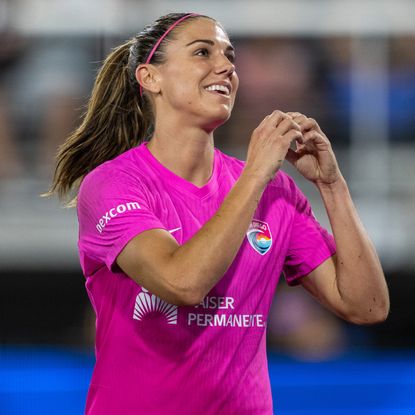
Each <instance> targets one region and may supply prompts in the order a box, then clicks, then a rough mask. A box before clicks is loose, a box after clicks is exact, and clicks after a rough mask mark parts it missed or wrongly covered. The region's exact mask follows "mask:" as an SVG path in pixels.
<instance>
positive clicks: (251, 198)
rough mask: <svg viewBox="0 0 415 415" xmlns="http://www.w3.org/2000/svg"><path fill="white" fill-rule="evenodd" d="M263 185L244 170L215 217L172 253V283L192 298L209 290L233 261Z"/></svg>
mask: <svg viewBox="0 0 415 415" xmlns="http://www.w3.org/2000/svg"><path fill="white" fill-rule="evenodd" d="M266 182H267V181H266V180H265V179H263V178H260V177H257V176H255V175H253V174H251V173H249V172H247V171H244V172H243V173H242V175H241V176H240V178H239V180H238V181H237V182H236V183H235V185H234V187H233V188H232V190H231V191H230V192H229V194H228V195H227V197H226V198H225V200H224V201H223V203H222V205H221V206H220V208H219V209H218V211H217V212H216V213H215V215H214V216H213V217H212V218H211V219H210V220H209V221H208V222H207V223H206V224H205V225H204V226H203V227H202V228H201V229H200V230H199V231H198V232H197V233H196V234H195V235H194V236H193V237H192V238H191V239H190V240H189V241H187V242H186V243H185V244H183V245H182V246H180V247H178V248H177V249H176V251H175V252H174V253H173V255H172V258H171V261H170V266H169V268H170V269H171V270H172V272H174V274H175V280H176V283H177V284H179V285H180V286H181V287H182V288H183V290H186V291H190V292H192V293H194V295H195V297H196V299H197V298H203V297H204V296H205V295H206V294H207V293H208V292H209V291H210V290H211V288H212V287H213V286H214V285H215V284H216V283H217V282H218V281H219V279H220V278H221V277H222V276H223V275H224V273H225V272H226V270H227V269H228V268H229V266H230V264H231V263H232V261H233V260H234V258H235V256H236V254H237V252H238V250H239V248H240V246H241V243H242V241H243V238H244V237H245V234H246V231H247V230H248V227H249V225H250V223H251V220H252V217H253V215H254V212H255V210H256V208H257V206H258V203H259V200H260V198H261V196H262V193H263V191H264V189H265V186H266ZM192 295H193V294H192Z"/></svg>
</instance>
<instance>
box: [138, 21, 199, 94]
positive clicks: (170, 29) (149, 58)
mask: <svg viewBox="0 0 415 415" xmlns="http://www.w3.org/2000/svg"><path fill="white" fill-rule="evenodd" d="M192 16H198V13H190V14H186V16H183V17H181V18H180V19H179V20H177V21H176V22H174V23H173V24H172V25H171V26H170V27H169V28H168V29H167V30H166V31H165V32H164V33H163V35H162V36H161V37H160V39H159V40H158V41H157V43H156V44H155V45H154V46H153V49H151V52H150V54H149V55H148V58H147V60H146V62H145V63H146V64H147V63H150V61H151V58H152V57H153V55H154V53H155V52H156V50H157V48H158V47H159V46H160V43H161V42H162V41H163V39H164V38H165V37H166V36H167V35H168V34H169V33H170V32H171V31H172V30H173V29H174V28H175V27H176V26H177V25H178V24H179V23H180V22H182V21H183V20H185V19H187V18H188V17H192ZM142 96H143V87H142V86H141V84H140V97H142Z"/></svg>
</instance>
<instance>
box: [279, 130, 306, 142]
mask: <svg viewBox="0 0 415 415" xmlns="http://www.w3.org/2000/svg"><path fill="white" fill-rule="evenodd" d="M275 134H278V136H280V134H279V133H278V132H277V131H276V132H275ZM282 137H283V139H284V140H287V142H288V143H292V142H293V141H297V142H301V141H302V139H303V135H302V134H301V131H298V130H294V129H291V130H288V131H287V132H286V133H285V134H283V135H282Z"/></svg>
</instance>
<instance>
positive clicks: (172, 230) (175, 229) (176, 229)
mask: <svg viewBox="0 0 415 415" xmlns="http://www.w3.org/2000/svg"><path fill="white" fill-rule="evenodd" d="M180 229H182V228H181V227H179V228H174V229H170V230H169V232H170V233H174V232H177V231H180Z"/></svg>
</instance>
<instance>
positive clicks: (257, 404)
mask: <svg viewBox="0 0 415 415" xmlns="http://www.w3.org/2000/svg"><path fill="white" fill-rule="evenodd" d="M242 169H243V162H242V161H239V160H237V159H234V158H232V157H229V156H227V155H225V154H223V153H221V152H220V151H219V150H217V149H216V150H215V157H214V169H213V174H212V177H211V178H210V180H209V182H208V183H207V184H206V185H205V186H203V187H197V186H195V185H193V184H192V183H189V182H187V181H186V180H184V179H182V178H181V177H178V176H177V175H175V174H174V173H173V172H171V171H169V170H168V169H167V168H165V167H164V166H163V165H161V164H160V163H159V161H158V160H157V159H155V158H154V156H153V155H152V154H151V153H150V151H149V150H148V148H147V146H146V144H142V145H140V146H138V147H136V148H133V149H131V150H129V151H127V152H125V153H124V154H122V155H120V156H119V157H117V158H115V159H114V160H112V161H108V162H106V163H104V164H102V165H101V166H99V167H97V168H96V169H95V170H94V171H93V172H91V173H90V174H88V175H87V176H86V178H85V179H84V181H83V183H82V185H81V189H80V193H79V198H78V218H79V254H80V261H81V266H82V269H83V272H84V275H85V277H86V289H87V292H88V295H89V297H90V300H91V303H92V305H93V307H94V309H95V312H96V315H97V323H96V324H97V334H96V365H95V368H94V372H93V376H92V380H91V385H90V388H89V392H88V398H87V404H86V413H87V414H89V415H101V414H123V415H133V414H134V415H141V414H142V415H158V414H160V415H166V414H169V415H195V414H203V415H242V414H247V415H248V414H249V415H270V414H272V398H271V389H270V383H269V377H268V370H267V357H266V346H265V332H266V320H267V316H268V313H269V309H270V305H271V302H272V299H273V295H274V290H275V287H276V284H277V282H278V279H279V276H280V274H281V272H282V271H284V272H285V276H286V278H287V281H288V282H289V283H290V284H296V283H297V281H298V279H299V278H300V277H302V276H304V275H306V274H307V273H309V272H310V271H311V270H312V269H314V268H315V267H317V266H318V265H319V264H321V263H322V262H323V261H324V260H326V259H327V258H328V257H329V256H331V255H332V254H333V253H334V251H335V247H334V241H333V238H332V237H331V236H330V235H329V234H328V233H327V232H326V231H325V230H324V229H322V228H321V227H320V225H319V224H318V222H317V221H316V220H315V219H314V217H313V215H312V213H311V209H310V206H309V204H308V202H307V200H306V198H305V197H304V196H303V194H302V193H301V192H300V190H299V189H298V188H297V186H296V185H295V183H294V182H293V180H292V179H291V178H290V177H288V176H287V175H286V174H285V173H283V172H281V171H280V172H279V173H278V174H277V176H276V177H275V179H274V180H273V181H272V182H271V183H270V184H269V185H268V187H267V189H266V190H265V192H264V195H263V197H262V199H261V201H260V203H259V206H258V208H257V210H256V212H255V215H254V220H253V223H252V224H251V226H250V227H249V229H248V230H247V237H246V238H245V239H244V241H243V243H242V245H241V247H240V249H239V252H238V254H237V256H236V258H235V260H234V262H233V263H232V265H231V266H230V268H229V269H228V271H227V272H226V273H225V275H224V276H223V278H222V279H221V280H220V281H219V282H218V283H217V284H216V286H215V287H214V288H212V290H211V292H210V293H209V294H208V296H207V297H206V298H205V300H204V302H203V303H202V304H201V305H199V306H197V307H175V306H172V305H169V304H167V303H164V302H162V301H161V300H160V299H159V298H158V297H156V296H155V295H153V294H152V293H149V292H147V290H146V289H145V288H143V287H140V286H139V285H138V284H137V283H135V282H134V281H133V280H132V279H130V278H129V277H128V276H127V275H125V274H124V273H123V272H121V270H120V269H119V268H118V266H117V265H116V258H117V256H118V254H119V253H120V252H121V250H122V249H123V247H124V246H125V245H126V244H127V243H128V241H130V240H131V239H132V238H133V237H134V236H136V235H138V234H139V233H140V232H143V231H145V230H149V229H154V228H161V229H166V230H167V231H171V234H172V235H173V236H174V237H175V238H176V240H177V242H178V243H179V244H183V243H185V242H186V241H187V240H189V239H190V238H191V237H192V236H193V235H194V234H195V233H196V232H197V231H198V230H199V229H200V228H201V227H202V226H203V224H204V223H205V222H206V221H208V220H209V219H210V218H211V217H212V215H213V214H214V213H215V212H216V210H217V209H218V208H219V206H220V205H221V203H222V201H223V199H224V198H225V196H226V195H227V193H228V192H229V191H230V189H231V188H232V186H233V185H234V183H235V181H236V180H237V179H238V177H239V175H240V174H241V171H242Z"/></svg>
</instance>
